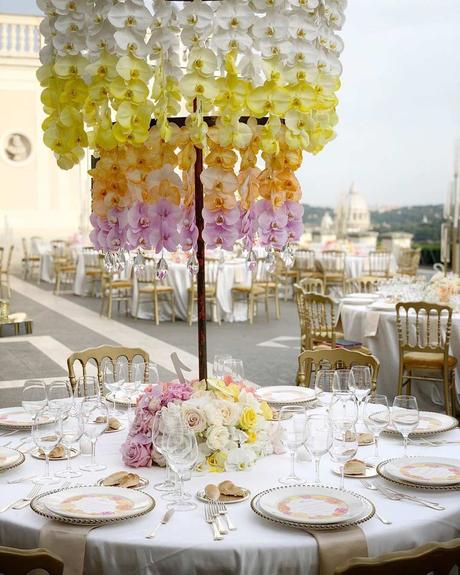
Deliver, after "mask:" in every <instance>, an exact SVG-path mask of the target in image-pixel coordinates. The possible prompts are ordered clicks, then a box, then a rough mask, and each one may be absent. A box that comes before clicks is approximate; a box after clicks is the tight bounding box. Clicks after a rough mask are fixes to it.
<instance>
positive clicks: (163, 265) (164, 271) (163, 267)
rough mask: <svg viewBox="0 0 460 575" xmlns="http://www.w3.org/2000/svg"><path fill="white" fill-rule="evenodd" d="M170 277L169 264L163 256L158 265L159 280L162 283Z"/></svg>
mask: <svg viewBox="0 0 460 575" xmlns="http://www.w3.org/2000/svg"><path fill="white" fill-rule="evenodd" d="M167 275H168V264H167V262H166V260H165V259H164V257H163V256H161V258H160V260H159V262H158V263H157V278H158V279H159V280H160V281H161V280H164V279H165V277H166V276H167Z"/></svg>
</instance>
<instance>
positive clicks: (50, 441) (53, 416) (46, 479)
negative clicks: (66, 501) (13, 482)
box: [32, 407, 62, 485]
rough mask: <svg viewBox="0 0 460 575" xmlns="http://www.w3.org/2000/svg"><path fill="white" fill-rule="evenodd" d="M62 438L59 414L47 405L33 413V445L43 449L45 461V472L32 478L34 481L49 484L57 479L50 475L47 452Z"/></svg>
mask: <svg viewBox="0 0 460 575" xmlns="http://www.w3.org/2000/svg"><path fill="white" fill-rule="evenodd" d="M61 438H62V419H61V417H60V415H59V414H57V413H55V412H53V411H51V410H50V409H49V408H48V407H44V408H42V409H41V410H40V411H38V412H37V413H36V414H35V417H34V419H33V423H32V439H33V441H34V443H35V445H36V446H37V447H38V448H39V449H41V450H42V451H43V453H44V454H45V461H46V472H45V474H44V475H39V476H38V477H35V478H34V480H33V481H34V483H39V484H41V485H50V484H53V483H56V482H57V481H58V480H57V479H56V478H55V477H53V476H52V475H50V459H49V454H50V453H51V451H52V450H53V449H54V448H55V447H56V445H58V444H59V442H60V441H61Z"/></svg>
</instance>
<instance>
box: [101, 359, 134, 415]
mask: <svg viewBox="0 0 460 575" xmlns="http://www.w3.org/2000/svg"><path fill="white" fill-rule="evenodd" d="M102 373H103V384H104V387H105V388H106V389H107V390H108V391H109V392H110V396H109V397H107V400H108V401H110V402H111V403H113V415H114V416H115V417H118V419H122V418H124V416H125V413H124V412H123V411H121V410H120V409H118V407H117V399H118V393H119V392H120V390H121V387H122V385H123V383H124V381H125V378H126V377H127V374H128V371H127V366H126V364H124V363H122V364H120V362H118V361H115V362H113V361H111V360H107V361H106V362H105V363H104V366H103V372H102Z"/></svg>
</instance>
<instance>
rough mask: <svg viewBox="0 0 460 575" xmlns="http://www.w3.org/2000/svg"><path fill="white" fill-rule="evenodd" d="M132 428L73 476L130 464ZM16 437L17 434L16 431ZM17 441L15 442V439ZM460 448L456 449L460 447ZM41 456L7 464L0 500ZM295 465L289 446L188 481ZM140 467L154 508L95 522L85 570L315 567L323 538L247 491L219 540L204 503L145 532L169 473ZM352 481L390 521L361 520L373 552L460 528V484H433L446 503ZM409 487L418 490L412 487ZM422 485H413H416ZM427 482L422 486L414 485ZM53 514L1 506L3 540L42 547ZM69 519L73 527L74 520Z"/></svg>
mask: <svg viewBox="0 0 460 575" xmlns="http://www.w3.org/2000/svg"><path fill="white" fill-rule="evenodd" d="M125 433H126V432H125V431H122V432H120V433H114V434H110V435H105V436H103V437H102V438H101V439H100V440H99V442H98V447H97V459H98V460H100V461H102V462H104V463H106V464H107V466H108V469H107V470H106V471H103V472H98V473H85V474H84V476H83V477H82V478H79V479H77V480H74V481H75V482H77V481H78V482H79V483H80V484H87V485H88V484H91V483H93V482H95V481H96V480H97V479H99V478H100V477H104V476H105V475H107V474H109V473H112V472H114V471H117V470H120V469H122V468H123V465H122V463H121V459H120V454H119V445H120V443H121V441H122V440H123V438H124V434H125ZM15 437H16V438H17V440H18V441H19V437H20V436H19V434H18V435H16V436H15ZM442 437H443V438H446V437H449V438H455V439H457V440H458V439H460V431H458V430H455V431H450V432H448V433H446V434H443V435H442ZM14 444H15V442H13V445H14ZM416 449H418V453H422V454H424V455H426V454H433V455H439V456H450V457H452V454H453V450H452V446H450V447H449V446H446V447H436V448H430V447H423V448H416V447H410V452H411V453H412V454H415V450H416ZM457 451H458V450H457ZM372 454H373V446H368V447H361V448H360V449H359V456H361V457H367V456H370V455H372ZM401 454H402V443H401V440H400V439H397V438H388V439H387V438H385V439H383V438H382V440H381V455H382V458H387V457H392V456H399V455H401ZM86 461H87V457H83V456H80V457H77V458H75V459H72V465H73V466H78V465H81V464H82V463H86ZM43 465H44V464H43V462H40V461H37V460H34V459H32V458H31V457H30V456H29V455H28V456H27V460H26V463H25V464H23V465H21V466H20V467H18V468H15V469H12V470H10V471H7V472H5V473H3V474H2V476H1V483H2V485H1V489H0V506H3V505H4V504H6V503H9V502H11V501H12V500H13V499H15V498H18V497H21V496H23V495H25V494H26V493H27V492H28V491H29V490H30V483H22V484H15V485H11V484H8V483H7V481H8V480H10V479H14V478H18V477H21V476H28V475H32V474H33V473H39V472H41V471H42V466H43ZM64 465H65V463H64V462H54V463H51V468H52V470H55V471H56V470H59V469H62V468H63V467H64ZM330 467H331V463H330V461H329V458H328V456H325V457H324V458H323V460H322V462H321V479H322V481H323V483H324V484H329V485H334V486H338V481H339V478H338V477H337V476H336V475H334V474H333V473H332V472H331V471H330ZM288 468H289V456H288V455H279V456H275V455H273V456H270V457H266V458H264V459H261V460H259V461H258V462H257V463H256V465H255V467H254V468H252V469H251V470H250V471H248V472H234V473H225V474H207V475H196V476H194V477H192V480H191V482H187V484H186V488H187V490H189V491H191V492H195V491H196V490H197V489H199V488H202V487H204V486H205V485H206V484H207V483H211V482H212V483H216V482H219V481H222V480H224V479H227V478H230V479H232V480H233V481H235V482H237V483H238V484H239V485H243V486H245V487H248V488H249V489H251V491H252V493H253V494H256V493H257V492H259V491H261V490H263V489H267V488H270V487H275V486H278V485H279V483H278V477H279V476H280V475H283V474H285V473H286V472H287V471H288ZM139 471H140V473H141V475H143V476H145V477H147V478H148V479H149V480H150V485H149V486H147V487H146V488H145V491H146V492H148V493H150V494H152V495H153V496H154V497H155V499H156V501H157V507H156V508H155V509H154V511H153V512H151V513H150V514H148V515H146V516H144V517H141V518H138V519H135V520H132V521H126V522H121V523H118V524H113V525H109V526H106V527H100V528H98V529H94V530H92V531H91V532H90V533H89V535H88V537H87V544H86V562H85V574H86V575H171V574H172V573H184V574H185V573H187V574H188V573H196V574H198V573H199V574H200V575H208V574H209V575H211V574H212V575H217V574H219V575H222V574H229V575H230V574H231V575H248V574H251V575H276V574H280V575H281V574H282V575H285V574H289V575H297V574H298V575H316V574H317V572H318V568H317V547H316V543H315V540H314V539H313V537H311V536H310V535H309V534H308V533H305V532H302V531H300V530H296V529H290V528H283V527H281V526H277V525H275V524H272V523H269V522H268V521H265V520H263V519H261V518H259V517H258V516H256V515H255V514H254V513H253V512H252V510H251V508H250V505H249V501H246V502H243V503H239V504H236V505H231V506H229V511H230V515H231V518H232V521H233V522H234V523H235V524H236V526H237V530H236V531H233V532H230V534H229V535H227V536H225V538H224V540H223V541H217V542H215V541H213V540H212V536H211V535H212V534H211V529H210V526H209V525H207V524H206V523H205V521H204V509H203V505H202V504H201V503H198V508H197V509H196V510H194V511H191V512H187V513H176V514H175V515H174V516H173V518H172V519H171V521H170V522H169V523H168V524H167V525H162V526H161V527H160V529H159V531H158V533H157V536H156V537H155V539H153V540H148V539H145V535H146V534H147V533H148V532H149V531H150V530H151V529H152V528H153V526H154V525H156V524H157V523H158V522H159V520H160V519H161V517H162V516H163V514H164V512H165V510H166V503H165V501H163V500H162V499H161V497H160V494H159V492H157V491H155V490H154V489H153V484H154V483H156V482H157V481H160V480H162V479H163V478H164V473H165V472H164V470H163V469H160V468H157V467H153V468H150V469H140V470H139ZM298 472H299V473H300V474H301V476H303V477H305V478H306V479H307V480H308V481H312V479H313V476H314V471H313V464H312V463H311V462H302V461H301V462H298ZM345 487H346V488H347V489H352V490H355V491H357V492H360V493H361V494H363V495H365V496H366V497H368V498H369V499H370V500H371V501H373V502H374V503H375V504H376V507H377V510H378V511H379V512H380V513H381V514H382V515H384V516H385V517H386V518H387V519H389V520H391V521H392V522H393V524H392V525H389V526H386V525H383V524H382V523H380V522H379V521H378V519H376V518H372V519H371V520H369V521H368V522H366V523H364V524H362V525H361V527H362V529H363V531H364V533H365V536H366V539H367V544H368V549H369V555H370V556H375V555H380V554H382V553H387V552H390V551H396V550H401V549H409V548H412V547H414V546H417V545H421V544H423V543H426V542H427V541H445V540H449V539H452V538H455V537H458V536H459V535H460V492H444V493H442V492H430V493H429V499H431V500H433V501H437V502H439V503H440V504H441V505H444V506H445V507H446V510H445V511H436V510H433V509H428V508H426V507H422V506H420V505H416V504H414V503H411V502H398V501H390V500H387V499H385V498H384V497H383V496H382V495H380V494H379V493H375V492H373V491H368V490H366V489H364V488H363V486H362V485H361V483H360V482H359V480H355V479H345ZM408 492H411V490H409V491H408ZM414 493H415V491H414ZM422 493H423V494H425V495H426V493H425V492H420V491H419V490H417V492H416V494H417V495H421V494H422ZM46 521H47V520H46V519H44V518H42V517H41V516H39V515H36V514H35V513H34V512H33V511H32V510H31V509H30V508H26V509H24V510H21V511H14V510H10V511H7V512H5V513H2V514H1V515H0V543H1V544H2V545H8V546H14V547H21V548H31V547H36V546H37V544H38V540H39V532H40V529H41V527H42V526H43V525H44V524H45V523H46ZM68 528H69V529H71V527H70V526H69V527H68Z"/></svg>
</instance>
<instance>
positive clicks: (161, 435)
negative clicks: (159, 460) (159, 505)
mask: <svg viewBox="0 0 460 575" xmlns="http://www.w3.org/2000/svg"><path fill="white" fill-rule="evenodd" d="M163 414H164V412H163V411H161V410H159V411H157V412H156V413H155V416H154V418H153V423H152V443H153V447H154V448H155V449H156V450H157V451H158V453H159V454H160V455H162V456H163V457H164V458H165V460H166V479H165V480H164V481H162V482H161V483H156V484H155V485H154V486H153V487H154V489H156V490H157V491H165V492H167V493H171V492H172V491H173V490H174V488H175V487H176V483H175V481H174V479H173V477H172V472H171V468H170V467H169V463H168V459H167V457H166V441H167V439H168V433H169V431H170V427H171V426H170V425H168V422H167V421H166V418H165V417H164V415H163ZM179 422H180V419H178V424H179ZM173 427H174V426H173Z"/></svg>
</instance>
